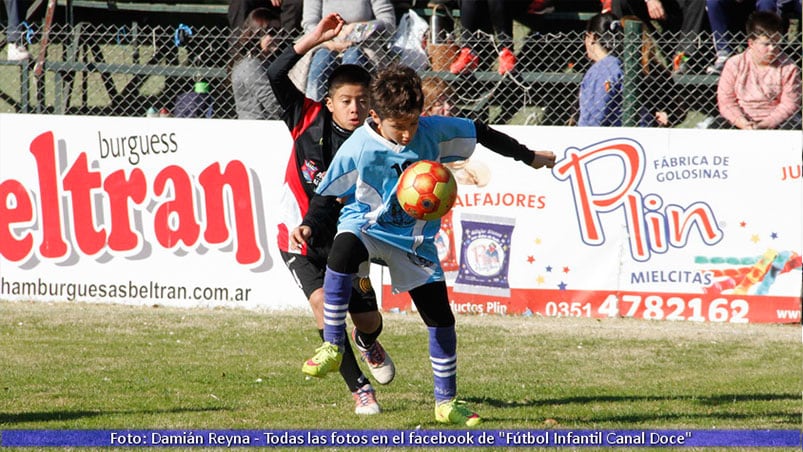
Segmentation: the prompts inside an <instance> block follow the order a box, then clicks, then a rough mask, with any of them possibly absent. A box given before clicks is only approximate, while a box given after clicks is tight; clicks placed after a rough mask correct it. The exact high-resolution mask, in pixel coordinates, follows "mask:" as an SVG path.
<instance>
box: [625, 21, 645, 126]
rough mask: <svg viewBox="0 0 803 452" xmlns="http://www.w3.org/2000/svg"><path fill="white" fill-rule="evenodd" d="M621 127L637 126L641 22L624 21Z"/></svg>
mask: <svg viewBox="0 0 803 452" xmlns="http://www.w3.org/2000/svg"><path fill="white" fill-rule="evenodd" d="M622 65H623V68H622V69H623V72H624V74H623V75H624V77H623V80H622V125H623V126H625V127H635V126H637V125H638V119H639V114H638V113H639V112H638V104H639V101H638V98H639V85H640V83H639V78H640V77H641V22H639V21H637V20H626V21H625V43H624V52H623V55H622Z"/></svg>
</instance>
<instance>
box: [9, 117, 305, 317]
mask: <svg viewBox="0 0 803 452" xmlns="http://www.w3.org/2000/svg"><path fill="white" fill-rule="evenodd" d="M291 144H292V143H291V139H290V134H289V132H288V131H287V128H286V126H285V125H284V124H283V123H281V122H273V121H271V122H267V121H236V120H231V121H227V120H214V121H213V120H187V119H173V118H171V119H162V118H156V119H152V118H96V117H91V118H89V117H77V116H37V115H0V256H2V258H0V298H3V299H34V300H87V301H108V302H120V303H136V304H140V303H142V304H151V303H158V304H162V305H173V306H239V307H249V308H253V307H258V306H259V307H269V308H288V307H305V306H307V303H306V300H305V297H304V295H303V293H302V292H301V291H300V290H299V289H298V288H297V287H296V285H295V283H294V281H293V279H292V277H291V275H290V272H289V271H288V270H287V268H286V267H285V265H284V263H283V262H282V261H281V256H279V254H278V249H277V247H276V232H277V230H276V220H275V219H274V218H273V215H274V214H275V212H276V209H275V207H274V206H276V205H277V199H278V192H279V187H280V186H281V184H282V181H283V180H284V172H285V168H286V165H287V159H288V156H289V151H290V147H291Z"/></svg>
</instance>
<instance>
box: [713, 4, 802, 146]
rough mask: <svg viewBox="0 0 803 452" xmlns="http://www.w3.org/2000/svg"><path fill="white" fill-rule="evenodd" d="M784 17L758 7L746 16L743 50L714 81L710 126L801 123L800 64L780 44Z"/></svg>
mask: <svg viewBox="0 0 803 452" xmlns="http://www.w3.org/2000/svg"><path fill="white" fill-rule="evenodd" d="M782 30H783V20H782V19H781V17H780V16H778V15H777V14H775V13H772V12H765V11H757V12H754V13H753V14H751V15H750V17H749V18H748V20H747V50H745V51H744V52H742V53H740V54H738V55H736V56H733V57H731V58H730V59H728V61H727V62H726V63H725V66H724V67H723V69H722V75H721V76H720V78H719V84H718V85H717V104H718V106H719V114H720V115H721V116H720V117H718V118H716V119H715V120H714V122H713V123H712V125H711V127H712V128H733V127H735V128H738V129H744V130H752V129H800V126H801V121H800V70H799V69H798V68H797V66H796V65H795V64H794V62H792V60H791V59H790V58H789V57H788V56H787V55H786V54H784V53H783V52H781V50H780V42H781V39H782Z"/></svg>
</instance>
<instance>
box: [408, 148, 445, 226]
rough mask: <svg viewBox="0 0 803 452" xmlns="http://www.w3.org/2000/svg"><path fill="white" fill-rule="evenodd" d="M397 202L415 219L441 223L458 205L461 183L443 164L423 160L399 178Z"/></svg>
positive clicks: (409, 167)
mask: <svg viewBox="0 0 803 452" xmlns="http://www.w3.org/2000/svg"><path fill="white" fill-rule="evenodd" d="M396 199H398V200H399V204H400V205H401V207H402V209H404V211H405V212H407V214H408V215H410V216H411V217H413V218H415V219H417V220H426V221H430V220H437V219H438V218H440V217H442V216H444V215H446V212H448V211H449V209H451V208H452V206H453V205H454V202H455V199H457V182H456V181H455V179H454V176H453V175H452V172H451V171H449V169H448V168H446V167H445V166H443V165H442V164H440V163H438V162H433V161H430V160H419V161H417V162H415V163H413V164H412V165H410V166H408V167H407V169H405V170H404V172H403V173H402V174H401V177H399V185H398V187H397V188H396Z"/></svg>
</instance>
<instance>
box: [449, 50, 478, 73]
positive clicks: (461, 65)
mask: <svg viewBox="0 0 803 452" xmlns="http://www.w3.org/2000/svg"><path fill="white" fill-rule="evenodd" d="M479 64H480V57H478V56H477V54H476V53H474V51H473V50H471V49H469V48H468V47H463V48H462V49H460V52H459V53H458V54H457V58H456V59H455V60H454V61H453V62H452V64H451V65H450V66H449V72H451V73H452V74H462V73H463V72H471V71H473V70H475V69H477V66H479Z"/></svg>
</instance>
